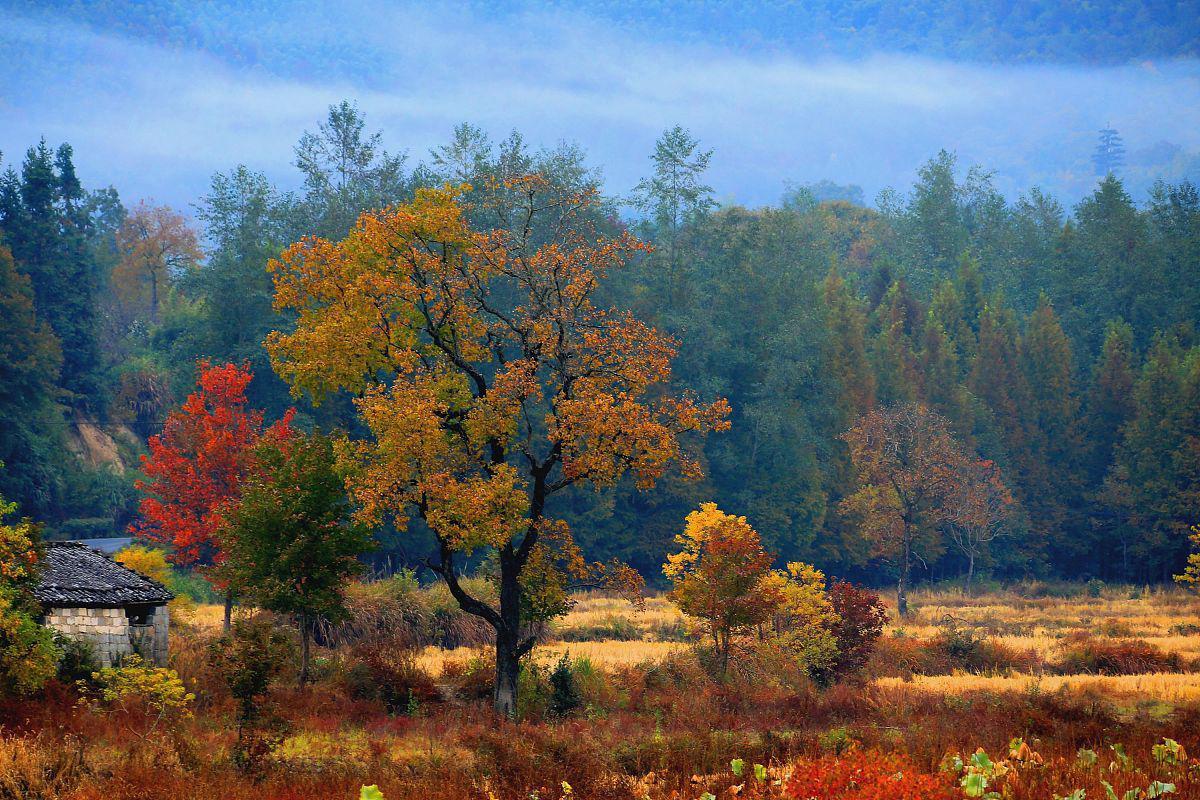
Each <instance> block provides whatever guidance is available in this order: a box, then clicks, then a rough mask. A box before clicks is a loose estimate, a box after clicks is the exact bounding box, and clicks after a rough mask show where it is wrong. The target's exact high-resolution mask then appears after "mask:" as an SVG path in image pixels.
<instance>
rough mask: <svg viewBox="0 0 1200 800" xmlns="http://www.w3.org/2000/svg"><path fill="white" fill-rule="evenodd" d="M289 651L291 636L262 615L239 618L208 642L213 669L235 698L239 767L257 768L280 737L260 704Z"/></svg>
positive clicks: (291, 650) (289, 658) (291, 655)
mask: <svg viewBox="0 0 1200 800" xmlns="http://www.w3.org/2000/svg"><path fill="white" fill-rule="evenodd" d="M294 651H295V643H294V642H293V641H292V639H291V638H290V637H289V636H287V635H286V634H284V633H283V632H282V631H280V630H278V629H277V628H276V627H275V626H274V624H272V621H271V619H270V618H269V617H267V616H266V615H259V616H256V617H251V618H249V619H243V620H238V621H237V622H235V623H234V626H233V630H232V631H231V632H230V634H229V635H227V636H222V637H221V638H220V639H217V640H216V641H215V642H213V643H212V644H211V645H210V648H209V653H210V656H211V658H212V663H213V667H214V668H215V670H216V672H217V674H219V675H220V676H221V677H222V678H223V679H224V681H225V683H226V685H227V686H228V687H229V692H230V694H232V695H233V698H234V699H235V700H236V701H237V702H238V729H237V744H236V745H235V750H234V761H235V763H237V764H238V766H239V767H240V768H242V769H246V770H255V769H257V768H258V767H259V765H260V764H261V763H262V761H263V759H264V758H265V757H266V756H267V755H269V754H270V751H271V750H272V749H273V748H274V746H275V745H276V744H278V742H279V740H280V738H281V735H280V733H279V730H278V728H279V727H280V726H279V725H278V724H277V721H276V720H275V719H274V717H273V715H271V714H269V713H267V711H268V709H266V707H265V705H264V704H265V701H266V699H267V695H268V692H269V690H270V688H271V683H272V682H273V681H274V680H275V679H276V678H278V677H279V676H280V675H281V674H283V672H284V670H285V669H286V668H287V666H288V664H289V663H290V662H291V661H292V660H293V659H294V656H295V652H294Z"/></svg>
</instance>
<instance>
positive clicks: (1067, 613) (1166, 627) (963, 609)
mask: <svg viewBox="0 0 1200 800" xmlns="http://www.w3.org/2000/svg"><path fill="white" fill-rule="evenodd" d="M913 601H914V602H913V606H914V608H915V610H914V612H913V613H912V614H911V615H910V618H909V619H908V620H905V621H904V622H903V623H900V622H893V624H892V625H891V626H889V630H888V634H889V635H890V634H895V633H896V632H901V633H902V635H905V636H914V637H918V638H925V637H929V636H933V635H935V634H936V633H937V632H938V630H939V628H940V626H941V625H942V624H943V623H945V622H947V621H950V622H953V623H954V624H956V625H961V626H969V627H972V628H975V629H977V630H981V631H984V632H987V633H989V634H991V635H993V636H995V637H996V638H997V639H999V640H1000V641H1001V642H1003V643H1004V644H1006V645H1009V646H1011V647H1014V648H1018V649H1021V650H1035V651H1037V652H1039V653H1042V654H1043V655H1047V656H1051V655H1054V654H1055V653H1056V651H1057V649H1058V647H1059V646H1060V644H1061V640H1062V639H1063V638H1064V637H1065V636H1067V635H1069V634H1072V633H1079V632H1085V633H1089V634H1092V635H1095V636H1102V637H1108V638H1118V639H1119V638H1138V639H1145V640H1146V641H1148V642H1150V643H1152V644H1155V645H1157V646H1159V647H1161V648H1162V649H1164V650H1170V651H1175V652H1178V653H1179V654H1181V655H1183V656H1185V657H1187V658H1196V657H1200V635H1198V634H1200V598H1197V597H1196V596H1195V595H1189V594H1186V593H1184V592H1181V591H1178V590H1174V589H1156V590H1142V591H1141V592H1140V593H1139V596H1138V597H1136V598H1135V597H1130V596H1129V592H1128V591H1125V592H1124V596H1119V595H1118V594H1117V593H1116V592H1112V593H1108V594H1106V595H1105V596H1102V597H1086V596H1081V597H1073V598H1069V599H1068V598H1055V597H1036V598H1024V597H1017V596H1016V595H1011V594H984V595H979V596H975V597H966V596H965V595H962V594H961V593H951V592H944V593H932V592H928V591H926V592H918V593H915V595H914V597H913ZM893 618H894V617H893ZM1181 630H1187V631H1195V632H1194V633H1186V634H1185V633H1180V632H1179V631H1181Z"/></svg>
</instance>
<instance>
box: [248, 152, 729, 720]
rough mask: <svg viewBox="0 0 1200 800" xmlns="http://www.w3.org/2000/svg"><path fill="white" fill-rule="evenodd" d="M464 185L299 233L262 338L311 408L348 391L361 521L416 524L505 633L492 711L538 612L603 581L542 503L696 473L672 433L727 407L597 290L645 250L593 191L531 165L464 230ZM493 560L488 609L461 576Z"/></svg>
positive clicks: (458, 586) (500, 187) (460, 594)
mask: <svg viewBox="0 0 1200 800" xmlns="http://www.w3.org/2000/svg"><path fill="white" fill-rule="evenodd" d="M463 191H464V189H461V188H442V189H423V190H420V191H418V193H417V195H416V198H415V199H414V200H413V201H412V202H411V203H406V204H403V205H398V206H393V207H390V208H387V209H384V210H382V211H376V212H370V213H365V214H363V215H362V216H361V217H360V218H359V221H358V224H357V226H356V227H355V228H354V230H353V231H351V232H350V234H349V235H348V236H347V237H346V238H345V239H344V240H342V241H341V242H337V243H334V242H330V241H327V240H324V239H316V238H309V239H305V240H302V241H300V242H298V243H296V244H294V245H292V246H291V247H290V248H288V249H287V250H286V251H285V252H284V253H283V255H282V256H281V257H280V258H279V259H278V260H277V261H275V262H273V263H272V264H271V265H270V269H271V270H272V272H273V275H274V281H275V292H276V294H275V305H276V308H277V309H279V310H281V311H282V310H286V311H291V312H294V313H295V315H296V326H295V330H294V331H293V332H291V333H281V332H275V333H273V334H271V335H270V337H269V338H268V341H267V346H268V349H269V351H270V353H271V357H272V360H273V363H274V365H275V368H276V370H277V371H278V372H279V374H280V375H281V376H283V377H284V378H285V379H286V380H288V381H289V382H290V383H291V385H292V387H293V391H294V392H296V393H300V392H307V393H309V394H310V395H311V396H312V397H313V399H314V401H319V400H320V398H321V397H322V396H323V395H325V394H327V393H328V392H331V391H335V390H338V389H346V390H349V391H351V392H353V393H355V394H357V395H359V399H358V400H357V406H358V410H359V412H360V414H361V416H362V418H363V421H364V422H365V423H366V425H367V427H368V428H369V430H370V432H371V437H370V438H369V439H368V440H365V441H355V442H345V443H344V445H343V447H342V450H341V456H342V461H343V465H344V466H345V468H346V470H347V475H348V477H347V482H348V487H349V489H350V491H351V493H352V495H353V497H354V499H355V501H356V502H357V504H358V505H359V507H360V509H361V514H360V515H361V516H362V517H363V518H364V519H367V520H372V521H374V520H379V519H383V518H390V519H392V520H395V521H396V523H397V525H398V526H403V525H404V524H405V523H406V521H407V520H408V519H409V518H410V517H411V516H413V515H416V516H417V517H419V518H420V519H422V520H424V522H425V523H426V525H427V526H428V528H429V530H430V531H431V532H432V533H433V536H434V537H435V538H436V543H437V545H436V549H437V552H436V553H435V554H433V556H432V557H431V558H430V560H429V566H430V568H431V569H433V570H434V571H435V572H437V574H439V575H440V576H441V577H442V578H443V579H444V580H445V581H446V584H447V585H448V587H449V589H450V592H451V594H452V595H453V596H454V598H455V599H456V600H457V601H458V603H459V605H460V606H461V607H462V608H463V610H464V611H466V612H468V613H470V614H474V615H476V616H479V617H481V618H483V619H484V620H486V621H487V622H488V623H489V624H490V625H491V626H492V627H493V628H494V629H495V631H496V689H495V698H494V699H495V707H496V710H497V711H498V712H500V713H502V714H505V715H509V716H511V715H512V714H513V713H514V711H515V708H516V692H517V675H518V671H519V662H520V658H521V657H522V656H523V655H525V654H526V653H528V652H529V650H530V649H531V648H532V646H533V644H534V638H533V636H532V632H531V626H530V624H529V623H530V622H531V621H532V620H535V619H537V618H543V619H544V618H547V617H551V616H554V615H556V614H559V613H562V612H563V611H565V610H566V608H567V605H568V601H567V591H568V589H569V587H570V586H571V585H572V582H575V581H579V580H594V579H595V578H596V577H597V573H598V572H599V571H601V567H600V565H589V564H586V563H585V562H584V560H583V558H582V557H581V555H580V553H579V551H578V549H577V548H576V547H575V546H574V544H573V543H572V540H571V536H570V532H569V531H568V529H567V526H566V524H565V523H564V522H563V521H562V520H561V519H557V518H555V517H554V516H552V514H551V509H550V507H549V504H550V501H551V498H552V497H553V496H554V495H555V494H557V493H558V492H561V491H562V490H564V489H566V488H567V487H569V486H572V485H576V484H590V485H593V486H610V485H612V484H614V483H615V482H616V481H618V480H620V479H621V478H622V477H623V476H625V475H627V474H631V475H632V477H633V479H634V480H635V482H636V483H637V484H638V485H640V486H642V487H648V486H651V485H652V484H653V483H654V482H655V481H656V480H657V479H658V478H659V477H660V476H661V475H662V474H663V472H664V471H665V470H666V469H667V468H668V466H670V465H672V464H676V465H678V467H679V468H680V469H681V471H682V472H683V473H684V474H685V475H688V476H692V477H696V476H698V475H699V474H700V465H699V463H698V462H697V460H696V459H695V458H694V457H692V456H689V455H688V453H687V452H686V451H685V448H684V446H683V443H682V442H681V439H680V435H681V434H682V433H684V432H685V431H697V432H704V431H708V430H712V429H720V428H723V427H725V426H726V425H727V422H726V421H725V418H726V416H727V414H728V406H727V404H726V403H725V402H724V401H717V402H715V403H712V404H709V405H703V404H700V403H698V402H697V401H695V400H694V399H692V398H690V397H687V396H672V395H670V394H669V393H667V392H666V391H664V389H663V384H664V383H665V382H666V381H667V380H668V378H669V377H670V364H671V360H672V358H673V357H674V355H675V343H674V342H673V341H672V340H670V339H669V338H667V337H665V336H663V335H660V334H659V333H658V332H657V331H655V330H654V329H653V328H651V327H649V326H647V325H644V324H643V323H641V322H639V321H637V320H636V319H634V318H633V317H632V316H630V315H629V314H626V313H621V312H618V311H613V310H606V309H603V308H600V307H598V306H597V305H596V304H595V303H594V302H593V298H594V295H595V291H596V289H597V287H598V286H599V284H600V283H601V281H602V280H603V279H604V277H605V275H606V273H608V272H609V271H610V270H612V269H615V268H617V267H620V266H622V265H623V264H624V262H625V261H626V260H627V259H628V258H629V257H630V255H631V254H633V253H635V252H637V251H639V250H642V249H644V248H645V245H643V244H642V243H641V242H639V241H637V240H636V239H634V238H633V237H631V236H629V235H624V234H622V235H618V236H615V237H608V236H604V235H601V234H600V233H598V232H597V231H596V230H595V229H594V227H593V226H591V225H589V224H588V222H587V220H588V218H589V217H590V216H591V212H592V211H593V210H594V207H595V204H596V197H595V195H594V194H591V193H582V194H580V193H567V192H563V191H559V190H557V189H556V188H555V187H554V186H552V185H551V184H550V183H549V182H547V181H545V180H544V179H542V178H541V177H539V176H526V177H521V178H517V179H512V180H509V181H507V182H505V183H503V184H497V185H494V186H489V187H485V191H483V192H480V193H478V194H479V195H481V196H482V197H484V198H485V200H483V201H481V204H480V206H479V207H476V208H473V209H471V211H472V212H473V214H474V215H475V218H490V219H495V220H496V223H495V226H494V228H493V229H492V230H489V231H486V232H479V231H476V230H472V228H471V226H470V225H469V224H468V222H467V217H466V213H465V212H466V210H467V209H466V208H465V205H466V204H465V202H464V200H463V194H462V192H463ZM474 551H485V552H487V553H488V554H489V555H490V556H492V558H493V562H494V564H495V569H494V577H495V581H496V583H497V586H496V590H497V591H496V594H497V597H498V602H495V603H493V602H488V601H487V600H486V599H485V598H482V597H476V596H474V595H472V594H471V593H470V592H468V590H467V588H466V587H464V585H463V584H462V583H461V582H460V580H459V574H460V572H459V571H460V569H461V567H462V564H463V561H464V559H465V557H466V556H467V555H468V554H470V553H472V552H474Z"/></svg>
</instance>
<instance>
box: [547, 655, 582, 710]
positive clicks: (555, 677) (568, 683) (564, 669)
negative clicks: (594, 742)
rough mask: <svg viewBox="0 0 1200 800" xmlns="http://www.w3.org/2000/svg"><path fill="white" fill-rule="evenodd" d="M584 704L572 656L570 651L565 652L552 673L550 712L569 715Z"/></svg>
mask: <svg viewBox="0 0 1200 800" xmlns="http://www.w3.org/2000/svg"><path fill="white" fill-rule="evenodd" d="M582 705H583V695H582V694H580V691H579V684H578V682H577V681H576V680H575V672H574V670H573V669H572V665H571V656H570V654H569V653H563V656H562V658H560V659H559V660H558V664H556V665H555V667H554V670H553V671H552V672H551V673H550V709H549V710H550V714H551V715H552V716H555V717H568V716H570V715H571V714H574V713H575V712H576V711H578V710H579V708H580V707H581V706H582Z"/></svg>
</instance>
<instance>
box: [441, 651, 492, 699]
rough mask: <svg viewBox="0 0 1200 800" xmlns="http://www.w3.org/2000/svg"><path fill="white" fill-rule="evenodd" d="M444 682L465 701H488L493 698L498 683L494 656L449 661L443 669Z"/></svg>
mask: <svg viewBox="0 0 1200 800" xmlns="http://www.w3.org/2000/svg"><path fill="white" fill-rule="evenodd" d="M442 680H443V681H445V682H446V683H448V684H449V685H450V686H452V687H454V692H455V694H457V695H458V696H459V697H461V698H462V699H464V700H486V699H487V698H489V697H491V696H492V692H493V689H494V687H495V681H496V661H495V656H494V655H490V654H489V655H488V656H473V657H471V658H467V659H463V660H456V661H448V662H446V664H445V666H443V667H442Z"/></svg>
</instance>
